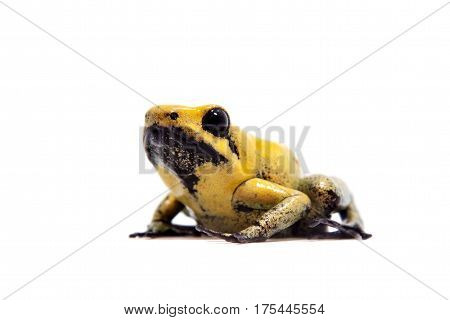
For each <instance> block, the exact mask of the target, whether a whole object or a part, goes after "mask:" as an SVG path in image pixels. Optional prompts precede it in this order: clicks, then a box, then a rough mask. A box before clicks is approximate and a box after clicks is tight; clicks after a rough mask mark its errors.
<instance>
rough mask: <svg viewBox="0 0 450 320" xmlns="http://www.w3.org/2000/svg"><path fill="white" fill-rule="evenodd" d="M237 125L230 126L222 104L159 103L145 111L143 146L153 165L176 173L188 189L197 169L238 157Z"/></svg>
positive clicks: (224, 163) (193, 183) (192, 185)
mask: <svg viewBox="0 0 450 320" xmlns="http://www.w3.org/2000/svg"><path fill="white" fill-rule="evenodd" d="M237 139H238V129H237V128H234V127H231V125H230V117H229V116H228V113H227V112H226V111H225V109H224V108H223V107H220V106H217V105H205V106H200V107H194V108H190V107H184V106H176V105H160V106H155V107H152V108H151V109H150V110H149V111H148V112H147V113H146V115H145V130H144V146H145V151H146V153H147V157H148V159H149V160H150V162H152V164H153V165H154V166H155V167H156V168H159V167H164V168H166V169H168V170H169V171H170V172H171V173H172V174H174V175H176V176H178V178H180V179H181V181H182V182H183V184H184V185H185V186H186V188H187V189H188V190H189V191H190V192H192V193H193V192H195V185H196V184H197V182H198V180H199V177H198V175H197V174H196V169H197V168H198V167H200V166H203V165H205V164H208V165H209V166H211V165H212V166H224V165H227V164H229V163H232V162H233V161H237V160H238V159H239V151H238V147H237V144H236V141H237Z"/></svg>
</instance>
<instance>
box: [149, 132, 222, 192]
mask: <svg viewBox="0 0 450 320" xmlns="http://www.w3.org/2000/svg"><path fill="white" fill-rule="evenodd" d="M144 146H145V151H146V153H147V157H148V159H149V160H150V162H151V163H152V164H153V165H155V166H156V165H163V166H164V167H166V168H167V169H169V170H170V171H172V172H173V173H175V174H176V175H177V176H178V177H179V178H180V179H181V181H182V183H183V185H184V186H185V187H186V188H187V189H188V190H189V192H190V193H191V194H195V192H196V185H197V183H198V181H199V180H200V178H199V177H198V176H196V175H195V169H196V168H197V167H199V166H201V165H203V164H205V163H208V162H211V163H212V164H214V165H219V164H220V163H226V162H228V160H227V159H226V158H225V157H224V156H222V155H221V154H220V153H218V152H217V151H216V150H215V149H214V148H213V147H212V146H210V145H209V144H207V143H205V142H202V141H197V140H195V139H194V138H193V137H191V136H189V135H188V134H186V133H185V132H184V131H183V129H181V128H179V127H174V126H171V127H162V126H159V125H157V124H154V125H152V126H150V127H148V128H146V129H145V132H144Z"/></svg>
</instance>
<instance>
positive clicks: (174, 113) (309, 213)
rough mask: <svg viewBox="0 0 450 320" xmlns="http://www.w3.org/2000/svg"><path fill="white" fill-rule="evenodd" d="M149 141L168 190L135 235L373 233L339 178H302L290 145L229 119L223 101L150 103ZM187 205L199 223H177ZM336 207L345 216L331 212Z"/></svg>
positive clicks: (260, 237) (249, 238)
mask: <svg viewBox="0 0 450 320" xmlns="http://www.w3.org/2000/svg"><path fill="white" fill-rule="evenodd" d="M144 145H145V151H146V154H147V157H148V159H149V160H150V162H151V163H152V164H153V165H154V166H155V168H156V170H157V171H158V173H159V175H160V176H161V178H162V179H163V181H164V182H165V184H166V185H167V186H168V187H169V188H170V194H169V195H168V196H167V197H166V198H165V199H164V200H163V201H162V202H161V204H160V205H159V206H158V208H157V209H156V211H155V213H154V215H153V219H152V221H151V223H150V225H149V226H148V229H147V231H145V232H142V233H135V234H132V235H130V236H131V237H160V236H174V235H199V234H206V235H210V236H216V237H220V238H223V239H225V240H227V241H231V242H241V243H243V242H254V241H264V240H266V239H269V238H271V237H304V238H314V239H343V238H358V239H367V238H369V237H370V235H369V234H367V233H365V232H364V231H363V223H362V220H361V218H360V216H359V213H358V211H357V209H356V207H355V205H354V202H353V199H352V196H351V194H350V192H349V191H348V189H347V187H346V186H345V184H344V183H343V182H342V181H341V180H339V179H337V178H332V177H326V176H323V175H310V176H304V177H302V173H301V170H300V165H299V162H298V160H297V159H296V157H295V155H294V154H293V153H292V152H291V151H290V150H289V149H287V148H286V147H284V146H282V145H280V144H277V143H273V142H270V141H266V140H262V139H259V138H256V137H254V136H252V135H251V134H249V133H247V132H245V131H243V130H241V129H239V128H238V127H236V126H232V125H231V123H230V117H229V115H228V113H227V111H226V110H225V109H224V108H223V107H220V106H218V105H205V106H200V107H194V108H191V107H185V106H177V105H160V106H155V107H152V108H151V109H150V110H149V111H148V112H147V113H146V115H145V130H144ZM182 211H183V212H184V213H187V214H188V215H190V216H191V217H193V218H194V220H195V221H196V223H197V225H196V226H194V227H189V226H180V225H175V224H173V223H172V222H171V221H172V219H173V218H174V217H175V216H176V215H177V214H178V213H180V212H182ZM334 212H337V213H339V214H340V216H341V219H342V223H338V222H336V221H334V220H331V219H330V217H331V214H332V213H334ZM328 227H332V228H334V229H336V231H334V232H331V231H328Z"/></svg>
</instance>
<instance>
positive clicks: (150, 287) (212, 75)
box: [0, 0, 450, 319]
mask: <svg viewBox="0 0 450 320" xmlns="http://www.w3.org/2000/svg"><path fill="white" fill-rule="evenodd" d="M6 3H7V4H8V5H9V6H11V7H12V8H14V9H15V10H17V11H19V12H20V13H22V14H23V15H24V16H26V17H27V18H29V19H31V20H32V21H34V22H35V23H36V24H38V25H39V26H41V27H42V28H44V29H45V30H47V31H48V32H50V33H51V34H53V35H54V36H56V37H57V38H59V39H61V40H63V41H64V42H66V43H67V44H68V45H70V46H71V47H73V48H74V49H76V50H77V51H79V52H80V53H82V54H83V55H85V56H86V57H88V58H89V59H92V61H94V62H95V63H97V64H98V65H99V66H101V67H102V68H104V69H105V70H107V71H108V72H111V73H112V74H114V75H115V76H116V77H118V78H119V79H120V80H122V81H124V82H125V83H127V84H128V85H129V86H131V87H132V88H134V89H135V90H137V91H139V92H141V93H142V94H143V95H144V96H146V97H147V98H149V99H150V100H152V101H154V102H155V103H160V104H163V103H164V104H170V103H174V104H185V105H198V104H206V103H216V104H220V105H223V106H224V107H226V108H227V109H228V111H229V113H230V115H231V119H232V121H233V123H234V124H237V125H241V126H260V125H262V124H264V123H265V122H267V121H268V120H270V119H271V118H273V117H275V116H276V115H277V114H278V113H280V112H281V111H283V110H284V109H286V108H288V107H289V106H291V105H292V104H294V103H295V102H297V101H298V100H300V99H302V98H303V97H305V96H306V95H308V94H309V93H311V92H312V91H314V90H316V89H317V88H319V87H320V86H321V85H323V84H324V83H326V82H327V81H328V80H330V79H332V78H333V77H334V76H336V75H338V74H339V73H341V72H342V71H344V70H345V69H346V68H348V67H349V66H351V65H352V64H354V63H356V62H357V61H358V60H360V59H362V58H363V57H365V56H367V55H368V54H369V53H371V52H372V51H374V50H375V49H377V48H378V47H380V46H381V45H383V44H384V43H386V42H387V41H389V40H390V39H392V38H393V37H394V36H396V35H397V34H399V33H401V32H402V31H404V30H405V29H407V28H408V27H409V26H411V25H413V24H414V23H416V22H417V21H419V20H420V19H422V18H423V17H425V16H426V15H427V14H429V13H431V12H432V11H433V10H435V9H437V8H439V7H440V6H442V5H443V4H444V2H443V1H429V0H428V1H396V2H393V1H317V0H314V1H261V0H259V1H241V2H239V3H238V2H231V1H95V2H92V1H61V0H58V1H12V0H8V1H6ZM449 56H450V5H449V6H447V7H446V8H444V9H442V10H441V11H439V12H438V13H436V14H435V15H434V16H432V17H431V18H429V19H428V20H426V21H425V22H423V23H422V24H420V25H418V26H417V27H415V28H414V29H412V30H411V31H410V32H408V33H406V34H405V35H404V36H402V37H400V38H399V39H397V40H395V41H394V42H392V43H391V44H389V45H388V46H386V47H385V48H384V49H382V50H380V51H379V52H377V53H376V54H374V55H373V56H371V57H370V58H368V59H367V60H365V61H364V62H362V63H361V64H360V65H358V66H356V67H355V68H354V69H352V70H350V71H349V72H348V73H346V74H344V75H343V76H342V77H340V78H339V79H337V80H336V81H334V82H333V83H331V84H329V85H328V86H326V87H325V88H323V89H322V90H320V91H319V92H317V93H316V94H315V95H313V96H311V97H310V98H309V99H307V100H306V101H304V102H303V103H301V104H300V105H299V106H297V107H296V108H294V109H293V110H291V111H290V112H289V113H287V114H285V115H283V116H282V117H280V118H278V119H276V120H275V121H274V122H273V123H272V125H276V126H281V127H282V128H285V129H286V130H287V128H288V127H289V126H297V127H298V128H299V130H298V134H300V132H301V128H303V126H311V130H310V131H309V134H308V136H307V138H306V141H305V144H304V146H303V148H302V152H303V154H304V156H305V159H306V161H307V164H308V166H309V168H310V170H311V171H312V172H320V173H324V174H332V175H336V176H339V177H341V178H343V179H344V180H346V181H347V183H348V184H349V185H350V188H351V189H352V190H353V193H354V194H355V197H356V200H357V203H358V206H359V208H360V210H361V212H362V215H363V218H364V220H365V223H366V229H367V231H368V232H370V233H373V235H374V236H373V238H372V239H370V240H368V241H366V242H364V243H365V244H367V245H368V246H370V247H371V248H373V249H374V250H376V251H378V252H379V253H380V254H382V255H384V256H385V257H387V258H388V259H390V260H392V261H393V262H394V263H396V264H398V265H399V266H401V267H402V268H404V269H405V270H407V271H408V272H410V273H411V274H412V275H413V276H415V277H417V278H418V279H420V280H421V281H423V282H424V283H425V284H426V285H428V286H430V287H432V288H433V289H434V290H436V291H438V292H439V293H440V294H442V295H443V296H445V297H449V295H450V276H449V270H450V265H449V264H450V263H449V261H450V260H449V246H448V245H449V240H450V239H449V238H450V237H449V234H448V230H449V229H448V223H449V207H450V197H449V195H448V190H449V185H450V149H449V140H450V126H449V120H450V108H449V107H450V98H449V89H450V72H449V71H450V60H449ZM0 88H1V89H0V90H1V91H0V146H1V149H0V154H1V156H0V195H1V196H0V214H1V223H0V250H1V258H0V259H1V262H0V294H1V296H2V298H3V297H6V296H7V295H9V294H10V293H12V292H13V291H14V290H15V289H17V288H18V287H20V286H21V285H23V284H24V283H26V282H27V281H29V280H30V279H32V278H33V277H35V276H36V275H38V274H39V273H41V272H43V271H44V270H46V269H47V268H48V267H50V266H52V265H53V264H54V263H56V262H58V261H59V260H60V259H62V258H64V257H65V256H67V255H68V254H69V253H71V252H73V251H74V250H75V249H77V248H79V247H80V246H82V245H83V244H85V243H86V242H88V241H89V240H91V239H92V238H94V237H96V236H97V235H99V234H100V233H102V232H103V231H105V230H106V229H108V228H109V227H110V226H112V225H114V224H116V223H117V222H118V221H120V220H121V219H123V218H124V217H126V216H127V215H129V214H130V213H131V212H133V211H134V210H136V209H137V208H139V207H140V206H142V205H143V204H145V203H146V202H148V201H149V200H150V199H152V198H153V197H155V196H156V195H158V194H160V193H161V192H163V191H164V190H165V187H164V185H163V184H162V182H161V181H160V179H159V177H158V176H156V175H148V174H139V143H140V137H139V127H140V126H141V125H142V124H143V119H144V113H145V111H146V110H147V109H148V108H149V107H150V106H151V103H149V102H148V101H146V100H145V99H143V98H142V97H140V96H138V95H137V94H135V93H134V92H132V91H130V90H129V89H127V88H126V87H124V86H123V85H122V84H120V83H118V82H117V81H116V80H114V79H112V78H110V77H109V76H108V75H106V74H105V73H103V72H102V71H100V70H99V69H97V68H96V67H94V66H93V65H91V64H89V63H87V62H86V61H85V60H83V59H82V58H80V57H79V56H78V55H76V54H74V53H73V52H71V51H70V50H69V49H67V48H66V47H64V46H63V45H61V44H60V43H58V42H57V41H55V40H54V39H52V38H51V37H49V36H48V35H47V34H45V33H44V32H42V31H41V30H39V29H37V28H36V27H35V26H33V25H31V24H30V23H29V22H27V21H25V20H24V19H23V18H21V17H19V16H18V15H17V14H15V13H14V12H12V11H11V10H9V9H7V8H6V7H5V6H4V5H1V3H0ZM156 205H157V201H155V202H153V203H151V204H149V205H148V206H146V207H145V208H143V209H142V210H140V211H138V212H136V213H135V214H133V215H132V216H130V217H129V218H128V219H126V220H125V221H123V222H122V223H120V224H118V225H117V226H116V227H114V228H112V229H111V230H109V231H108V232H106V233H105V234H103V235H101V236H100V237H99V238H98V239H96V240H95V241H93V242H92V243H90V244H89V245H87V246H86V247H84V248H83V249H82V250H80V251H78V252H76V253H75V254H73V255H72V256H71V257H69V258H68V259H67V260H65V261H64V262H62V263H61V264H59V265H57V266H56V267H54V268H53V269H51V270H50V271H48V272H47V273H46V274H44V275H42V277H40V278H38V279H37V280H35V281H34V282H32V283H30V284H29V285H27V286H26V287H24V288H23V289H22V290H20V291H18V292H16V293H15V294H14V295H12V296H10V297H9V299H7V300H6V301H4V302H2V303H1V305H0V308H1V309H0V315H1V314H5V316H0V317H1V318H2V319H16V318H17V319H19V318H23V317H24V316H33V317H38V318H39V317H41V316H46V317H47V318H52V317H56V316H58V315H63V316H64V317H65V318H74V319H75V318H79V317H80V316H88V317H90V316H94V315H95V316H97V317H104V318H106V317H108V318H112V319H127V318H130V319H131V318H134V317H137V316H125V315H124V313H123V306H124V305H137V306H140V305H143V306H145V305H155V304H158V303H161V304H167V303H169V304H171V305H182V304H185V303H189V304H191V305H193V304H201V303H208V304H209V305H212V306H215V305H220V306H222V305H227V306H230V305H231V306H233V305H237V306H241V307H242V308H245V307H248V308H249V311H247V312H246V313H244V315H241V316H240V317H231V316H228V317H223V319H231V318H242V319H243V318H251V317H252V316H254V314H253V310H252V306H253V305H254V304H256V303H325V311H326V313H325V315H324V316H316V317H317V318H324V317H325V318H332V317H333V318H335V317H344V316H345V317H347V318H361V317H364V318H379V317H380V316H392V315H396V316H405V315H407V316H412V315H416V316H421V317H424V316H429V317H431V318H434V319H437V318H447V317H448V314H449V312H448V311H449V310H448V300H447V301H446V300H445V299H444V298H443V297H441V296H440V295H438V294H437V293H435V292H433V291H432V290H430V289H429V288H427V287H426V286H424V285H423V284H421V283H419V282H418V281H417V280H415V279H413V278H412V277H411V276H409V275H408V274H406V273H404V272H403V271H401V270H399V269H398V268H396V267H395V266H394V265H392V264H391V263H389V262H388V261H386V260H385V259H383V258H382V257H380V256H379V255H377V254H376V253H374V252H373V251H372V250H370V249H369V248H367V247H365V246H364V245H362V244H361V243H359V242H357V241H304V240H296V241H282V242H278V241H277V242H267V243H258V244H249V245H236V244H229V243H225V242H223V241H221V240H215V239H209V240H208V239H190V240H189V239H185V240H182V239H176V240H173V239H172V240H167V239H164V240H149V241H143V240H141V241H139V240H132V239H129V238H128V234H129V233H132V232H135V231H142V230H143V229H144V228H145V226H146V224H147V223H148V222H149V220H150V217H151V213H152V211H153V209H154V208H155V206H156ZM260 317H261V316H260ZM147 318H148V316H147ZM155 318H159V319H164V317H163V316H159V317H155ZM191 318H198V316H197V317H191ZM217 318H220V317H217ZM263 318H264V317H263ZM265 318H268V316H266V317H265ZM280 318H282V319H287V318H290V317H289V316H288V315H283V316H280ZM292 318H294V317H293V316H292ZM312 318H314V317H312ZM167 319H168V318H167ZM447 319H448V318H447Z"/></svg>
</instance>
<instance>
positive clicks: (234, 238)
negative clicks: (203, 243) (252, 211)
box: [196, 225, 267, 243]
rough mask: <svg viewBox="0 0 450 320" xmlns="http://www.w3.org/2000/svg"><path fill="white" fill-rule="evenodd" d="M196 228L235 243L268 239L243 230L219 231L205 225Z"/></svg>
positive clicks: (211, 235)
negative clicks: (249, 234)
mask: <svg viewBox="0 0 450 320" xmlns="http://www.w3.org/2000/svg"><path fill="white" fill-rule="evenodd" d="M196 229H197V230H198V231H200V232H202V233H204V234H206V235H208V236H210V237H216V238H220V239H224V240H226V241H228V242H234V243H249V242H262V241H266V240H267V238H266V237H250V236H247V235H245V234H243V233H241V232H236V233H226V232H218V231H214V230H211V229H208V228H205V227H204V226H201V225H197V226H196Z"/></svg>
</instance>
